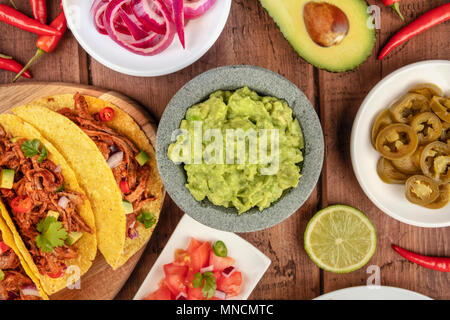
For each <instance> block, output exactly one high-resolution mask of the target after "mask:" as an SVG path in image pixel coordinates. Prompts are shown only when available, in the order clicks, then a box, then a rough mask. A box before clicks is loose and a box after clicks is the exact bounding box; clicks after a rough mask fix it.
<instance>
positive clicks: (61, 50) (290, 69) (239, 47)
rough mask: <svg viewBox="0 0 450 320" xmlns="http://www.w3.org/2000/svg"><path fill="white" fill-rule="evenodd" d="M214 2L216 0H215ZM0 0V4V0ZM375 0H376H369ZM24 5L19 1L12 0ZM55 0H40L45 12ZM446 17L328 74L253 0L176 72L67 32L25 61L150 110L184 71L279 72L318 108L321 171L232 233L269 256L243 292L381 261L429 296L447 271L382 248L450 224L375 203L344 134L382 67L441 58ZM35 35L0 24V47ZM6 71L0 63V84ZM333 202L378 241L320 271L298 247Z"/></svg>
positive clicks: (413, 13)
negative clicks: (357, 257)
mask: <svg viewBox="0 0 450 320" xmlns="http://www.w3.org/2000/svg"><path fill="white" fill-rule="evenodd" d="M218 1H220V0H218ZM7 2H8V1H7V0H0V3H7ZM369 2H370V3H371V4H375V3H376V4H380V3H381V1H379V0H376V1H374V0H371V1H369ZM446 2H448V1H446V0H433V1H429V0H403V2H402V10H403V12H404V15H405V18H406V21H407V22H410V21H412V20H413V19H414V18H415V17H417V16H419V15H420V14H422V13H424V12H426V11H428V10H430V9H432V8H434V7H436V6H438V5H440V4H443V3H446ZM16 3H17V4H18V5H19V8H20V9H21V10H23V11H24V12H26V13H28V14H31V13H30V10H29V8H28V1H16ZM58 4H59V0H52V1H49V7H50V11H51V17H54V16H56V13H57V11H58V10H59V9H58ZM381 22H382V25H381V30H378V32H377V45H376V48H375V52H378V50H379V49H380V44H383V43H385V42H386V40H387V38H388V37H389V36H390V35H391V34H392V33H393V32H394V31H395V30H398V29H399V28H400V27H401V26H402V22H401V21H400V20H399V19H398V18H397V17H396V16H395V14H394V13H393V12H392V11H391V10H390V9H389V8H384V7H383V8H382V19H381ZM449 33H450V23H449V22H447V23H445V24H442V25H440V26H437V27H435V28H434V29H433V30H432V31H428V32H425V33H423V34H421V35H419V36H417V37H416V38H414V39H412V40H410V41H409V42H408V43H407V44H405V45H402V46H401V47H400V48H399V49H397V50H396V51H395V52H394V53H393V54H391V55H390V56H389V57H388V58H386V59H385V60H383V62H379V61H377V60H376V55H375V54H374V55H372V57H370V58H369V59H368V60H367V61H366V62H365V63H364V64H363V65H362V66H360V67H359V68H358V69H357V70H356V71H353V72H347V73H340V74H333V73H329V72H326V71H322V70H318V69H316V68H313V67H312V66H311V65H309V64H308V63H306V62H305V61H303V60H302V59H301V58H300V57H298V56H297V54H296V53H295V52H294V50H293V49H292V48H291V46H290V45H289V44H288V42H287V41H286V40H285V39H284V38H283V36H282V34H281V33H280V31H279V29H278V27H277V26H276V25H275V23H274V22H273V20H272V19H271V18H270V17H269V15H268V14H267V13H266V11H265V10H264V9H263V8H262V7H261V6H260V5H259V3H258V1H256V0H234V1H233V5H232V10H231V14H230V18H229V20H228V23H227V25H226V27H225V30H224V31H223V33H222V35H221V36H220V38H219V40H218V41H217V42H216V44H215V45H214V46H213V47H212V48H211V50H209V52H208V53H207V54H206V55H205V56H203V57H202V58H201V59H200V60H199V61H197V62H196V63H194V64H193V65H191V66H190V67H187V68H185V69H184V70H181V71H179V72H177V73H174V74H171V75H168V76H163V77H156V78H136V77H131V76H125V75H123V74H120V73H117V72H114V71H112V70H110V69H108V68H106V67H104V66H102V65H101V64H99V63H98V62H97V61H95V60H94V59H92V58H91V57H89V56H88V55H87V54H86V52H85V51H84V50H83V49H82V48H81V47H80V46H79V45H78V43H77V42H76V40H75V38H74V37H73V36H72V35H71V34H70V32H68V33H67V34H66V35H65V36H64V39H63V41H62V43H61V45H60V46H59V47H58V49H57V50H56V51H55V52H54V53H52V54H51V55H48V56H46V57H43V58H42V59H41V61H40V62H39V63H38V64H36V65H35V66H33V68H32V69H31V71H32V73H33V76H34V80H38V81H64V82H73V83H81V84H89V85H94V86H98V87H102V88H106V89H111V90H115V91H118V92H122V93H124V94H125V95H128V96H129V97H131V98H133V99H135V100H136V101H138V102H140V103H141V104H142V105H143V106H145V107H147V108H148V110H149V111H150V112H151V114H152V115H153V116H154V117H155V119H159V118H160V117H161V115H162V113H163V111H164V108H165V106H166V105H167V103H168V102H169V100H170V98H171V97H172V96H173V95H174V94H175V93H176V92H177V90H178V89H179V88H180V87H181V86H182V85H184V84H185V83H186V82H188V81H189V80H190V79H192V78H193V77H194V76H196V75H198V74H200V73H202V72H204V71H206V70H209V69H211V68H214V67H217V66H223V65H230V64H252V65H258V66H261V67H264V68H267V69H270V70H273V71H276V72H278V73H280V74H281V75H283V76H285V77H286V78H288V79H289V80H291V81H292V82H293V83H295V84H296V85H297V86H298V87H299V88H300V89H301V90H303V92H305V93H306V95H307V96H308V98H309V99H310V100H311V102H312V104H313V105H314V106H315V107H316V109H317V112H318V113H319V115H320V118H321V121H322V126H323V131H324V134H325V140H326V161H325V163H324V169H323V173H322V178H321V180H320V182H319V184H318V186H317V188H316V190H315V191H314V192H313V194H312V195H311V197H310V199H309V200H308V201H307V202H306V204H305V205H304V206H303V207H302V208H301V209H300V210H299V211H298V212H297V213H296V214H295V215H292V216H291V218H289V219H288V220H286V221H284V222H283V223H281V224H279V225H277V226H275V227H273V228H270V229H268V230H265V231H260V232H254V233H248V234H242V237H244V238H245V239H247V240H248V241H250V242H251V243H253V244H254V245H255V246H257V247H258V248H259V249H260V250H262V251H263V252H264V253H265V254H266V255H267V256H269V257H270V259H271V260H272V265H271V267H270V269H269V270H268V272H267V273H266V275H265V276H264V278H263V279H262V280H261V282H260V283H259V285H258V287H257V288H256V290H255V291H254V292H253V294H252V296H251V298H252V299H312V298H314V297H316V296H318V295H320V294H323V293H326V292H330V291H333V290H336V289H341V288H346V287H351V286H359V285H365V284H366V281H367V278H368V277H369V275H370V274H368V273H367V267H368V266H369V265H377V266H379V267H380V268H381V284H382V285H388V286H395V287H401V288H405V289H410V290H414V291H417V292H420V293H422V294H425V295H428V296H430V297H432V298H436V299H450V290H449V288H450V274H448V273H439V272H435V271H431V270H426V269H423V268H421V267H418V266H417V265H414V264H411V263H409V262H407V261H405V260H404V259H402V258H401V257H400V256H398V255H397V254H395V253H394V252H393V250H391V248H390V245H391V243H397V244H399V245H401V246H404V247H406V248H410V249H413V250H415V251H418V252H422V253H426V254H429V255H445V256H450V228H440V229H425V228H417V227H413V226H409V225H406V224H404V223H400V222H398V221H396V220H394V219H392V218H390V217H389V216H388V215H386V214H384V213H383V212H381V211H380V210H378V209H377V208H376V207H375V206H374V205H373V204H372V202H370V200H369V199H368V198H367V197H366V196H365V195H364V193H363V191H362V190H361V188H360V187H359V185H358V182H357V180H356V178H355V176H354V174H353V171H352V168H351V162H350V151H349V140H350V132H351V127H352V123H353V119H354V116H355V114H356V112H357V110H358V108H359V106H360V104H361V102H362V100H363V99H364V97H365V96H366V94H367V93H368V92H369V90H370V89H371V88H372V87H373V86H374V85H375V84H376V83H377V82H378V81H380V79H382V78H383V77H384V76H386V75H388V74H389V73H391V72H392V71H394V70H396V69H398V68H400V67H402V66H404V65H407V64H410V63H413V62H417V61H421V60H427V59H449V58H450V42H449ZM34 42H35V36H34V35H32V34H29V33H27V32H23V31H21V30H17V29H14V28H12V27H10V26H7V25H5V24H0V52H2V53H4V54H9V55H13V56H14V57H15V58H16V59H17V60H19V61H21V62H26V61H27V60H28V59H29V58H30V57H32V56H33V54H34V52H35V50H36V48H35V46H34ZM11 79H12V74H11V73H9V72H3V71H1V72H0V83H9V82H10V81H11ZM335 203H344V204H349V205H352V206H355V207H357V208H359V209H361V210H362V211H363V212H365V213H366V214H367V215H368V216H369V218H370V219H371V220H372V222H373V223H374V225H375V227H376V229H377V233H378V247H377V250H376V253H375V255H374V256H373V258H372V259H371V261H370V262H369V263H368V264H367V265H366V266H365V267H363V268H362V269H360V270H358V271H355V272H352V273H350V274H346V275H336V274H332V273H329V272H324V271H321V270H320V269H319V268H318V267H316V266H315V265H314V264H313V263H312V262H311V260H310V259H309V258H308V256H307V255H306V253H305V250H304V249H303V233H304V231H305V226H306V224H307V222H308V220H309V219H310V218H311V216H312V215H313V214H314V213H315V212H317V210H319V209H320V208H323V207H325V206H328V205H330V204H335ZM182 214H183V213H182V212H181V210H180V209H178V208H177V206H176V205H175V204H174V203H173V201H172V200H171V199H170V198H169V197H167V198H166V202H165V205H164V209H163V212H162V215H161V220H160V222H159V224H158V226H157V228H156V231H155V233H154V234H153V237H152V239H151V241H150V244H149V245H148V247H147V248H146V251H145V253H144V255H143V257H142V259H141V261H140V262H139V263H138V265H137V267H136V269H135V270H134V272H133V273H132V275H131V277H130V278H129V280H128V282H127V283H126V285H125V286H124V287H123V289H122V291H121V292H120V293H119V295H118V296H117V299H130V298H132V297H133V295H134V294H135V292H136V291H137V289H138V288H139V286H140V284H141V282H142V281H143V280H144V278H145V276H146V274H147V272H148V271H149V270H150V268H151V267H152V265H153V263H154V262H155V260H156V258H157V257H158V255H159V253H160V252H161V250H162V249H163V248H164V246H165V244H166V242H167V240H168V238H169V237H170V235H171V234H172V231H173V230H174V228H175V226H176V225H177V223H178V221H179V219H180V218H181V216H182Z"/></svg>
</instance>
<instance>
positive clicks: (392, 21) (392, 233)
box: [319, 0, 450, 299]
mask: <svg viewBox="0 0 450 320" xmlns="http://www.w3.org/2000/svg"><path fill="white" fill-rule="evenodd" d="M370 2H371V3H373V4H375V3H377V2H376V1H370ZM446 2H447V1H445V0H442V1H412V0H405V1H402V10H403V12H404V13H405V18H406V22H407V23H409V22H411V21H412V20H414V19H415V18H416V17H418V16H419V15H420V14H422V13H424V12H426V11H428V10H430V9H431V8H434V7H436V6H438V5H440V4H443V3H446ZM401 26H403V23H402V22H401V21H400V19H398V18H397V17H396V15H395V14H394V13H393V12H391V9H389V8H382V26H381V28H382V29H381V31H379V33H378V43H377V48H376V51H375V52H374V54H373V55H372V57H370V58H369V59H368V61H367V62H366V63H365V64H364V65H362V66H361V67H360V68H358V69H357V70H356V71H354V72H349V73H343V74H331V73H327V72H325V71H320V81H319V86H320V107H321V111H322V116H323V118H322V119H323V129H324V132H325V136H326V138H325V139H326V146H327V157H326V158H327V161H326V165H325V170H324V172H323V177H324V178H323V191H324V193H323V199H322V204H323V206H327V205H329V204H335V203H345V204H349V205H353V206H355V207H357V208H359V209H361V210H362V211H363V212H364V213H366V214H367V215H368V217H369V218H370V219H371V220H372V222H373V223H374V225H375V228H376V229H377V234H378V246H377V251H376V252H375V255H374V256H373V258H372V259H371V261H370V262H369V263H368V264H367V266H369V265H377V266H379V267H380V268H381V284H382V285H389V286H396V287H401V288H405V289H410V290H414V291H417V292H420V293H422V294H425V295H428V296H430V297H432V298H440V299H448V298H449V297H450V292H449V291H448V288H449V285H450V277H449V276H448V274H445V273H439V272H434V271H431V270H426V269H423V268H421V267H418V266H417V265H414V264H411V263H409V262H407V261H405V260H404V259H402V258H401V257H400V256H398V255H397V254H396V253H395V252H393V250H392V249H391V248H390V246H391V244H392V243H396V244H399V245H401V246H404V247H406V248H410V249H414V250H416V251H418V252H423V253H426V254H430V255H447V256H448V255H449V254H450V248H449V242H448V239H449V238H450V228H440V229H426V228H417V227H413V226H409V225H406V224H403V223H400V222H398V221H396V220H394V219H392V218H390V217H389V216H388V215H386V214H384V213H383V212H381V211H380V210H378V209H377V208H376V207H375V205H373V204H372V203H371V202H370V200H369V199H368V198H367V197H366V196H365V195H364V193H363V191H362V190H361V188H360V187H359V184H358V182H357V180H356V178H355V176H354V174H353V170H352V168H351V165H350V163H351V159H350V151H349V140H350V133H351V127H352V123H353V119H354V117H355V115H356V112H357V111H358V108H359V106H360V104H361V102H362V100H363V99H364V97H365V96H366V94H367V93H368V92H369V91H370V89H372V87H373V86H374V85H375V84H376V83H377V82H378V81H379V80H381V78H382V77H384V76H386V75H387V74H389V73H390V72H392V71H394V70H396V69H398V68H400V67H402V66H404V65H407V64H410V63H413V62H417V61H421V60H426V59H448V57H449V56H450V48H449V46H448V32H449V25H448V23H447V24H443V25H440V26H437V27H435V28H434V29H433V31H428V32H425V33H423V34H421V35H419V36H417V37H416V38H414V39H411V40H410V41H409V42H408V43H406V44H403V45H402V46H400V48H398V49H397V50H395V51H394V52H393V53H392V54H391V55H390V56H388V57H387V58H386V59H385V60H383V62H379V61H377V60H376V53H377V52H378V49H379V48H380V44H381V45H382V44H384V43H385V42H386V41H387V39H388V37H389V36H391V35H392V34H393V32H394V31H396V30H398V29H399V28H400V27H401ZM367 266H365V267H363V268H362V269H360V270H358V271H354V272H352V273H350V274H346V275H335V274H332V273H329V272H324V273H323V279H324V284H323V285H324V291H325V292H329V291H333V290H337V289H341V288H345V287H350V286H357V285H365V284H366V281H367V278H368V276H369V275H368V274H367V273H366V270H367Z"/></svg>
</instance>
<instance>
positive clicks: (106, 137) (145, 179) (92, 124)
mask: <svg viewBox="0 0 450 320" xmlns="http://www.w3.org/2000/svg"><path fill="white" fill-rule="evenodd" d="M74 100H75V104H74V109H73V110H72V109H69V108H63V109H60V110H59V111H58V112H59V113H60V114H62V115H64V116H65V117H67V118H69V119H70V120H71V121H72V122H74V123H75V124H76V125H77V126H78V127H80V128H81V130H83V131H84V133H86V135H88V136H89V137H90V138H91V139H92V140H93V141H94V143H95V144H96V145H97V147H98V149H99V150H100V152H101V153H102V155H103V157H104V158H105V159H106V160H107V159H108V158H109V157H110V156H111V155H112V154H114V153H115V152H118V151H122V152H123V154H124V155H123V160H122V162H121V163H120V164H119V165H118V166H117V167H115V168H113V169H112V172H113V175H114V178H115V179H116V182H117V184H120V182H121V181H123V180H125V181H126V182H127V184H128V187H129V191H128V192H126V193H122V197H123V199H124V200H127V201H129V202H131V203H132V204H133V210H134V211H133V213H131V214H128V216H127V229H126V234H127V235H128V236H130V234H132V233H133V232H132V231H134V230H135V229H136V227H137V224H138V223H139V222H138V221H137V219H136V218H137V216H138V215H139V211H140V210H141V209H142V208H143V207H145V205H146V204H148V203H149V202H150V201H154V200H155V198H154V197H153V196H151V195H149V194H148V188H149V185H150V182H151V181H150V166H149V165H144V166H140V165H139V164H138V163H137V161H136V159H135V157H136V155H137V154H138V153H139V150H138V149H137V148H136V146H135V145H134V144H133V143H132V142H131V141H130V140H129V139H128V138H126V137H124V136H122V135H120V134H119V133H117V132H116V131H115V130H114V129H111V128H109V127H108V126H106V125H105V124H104V123H103V122H102V121H101V120H100V117H99V116H98V114H91V113H90V112H89V109H88V104H87V102H86V99H85V98H84V97H83V96H82V95H80V94H79V93H77V94H75V96H74Z"/></svg>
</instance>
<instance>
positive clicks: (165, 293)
mask: <svg viewBox="0 0 450 320" xmlns="http://www.w3.org/2000/svg"><path fill="white" fill-rule="evenodd" d="M144 300H172V293H171V292H170V290H169V289H168V288H167V287H166V286H161V287H160V288H159V289H158V290H156V291H155V292H153V293H150V294H149V295H148V296H147V297H145V298H144Z"/></svg>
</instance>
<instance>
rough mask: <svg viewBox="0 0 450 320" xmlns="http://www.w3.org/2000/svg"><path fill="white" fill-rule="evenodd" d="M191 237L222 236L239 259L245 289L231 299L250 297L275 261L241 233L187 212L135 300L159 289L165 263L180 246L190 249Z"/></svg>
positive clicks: (212, 237) (237, 265)
mask: <svg viewBox="0 0 450 320" xmlns="http://www.w3.org/2000/svg"><path fill="white" fill-rule="evenodd" d="M191 237H192V238H195V239H198V240H200V241H209V242H211V243H214V242H215V241H217V240H222V241H223V242H224V243H225V245H226V246H227V248H228V255H229V256H230V257H233V258H234V259H235V260H236V267H237V269H239V271H241V272H242V287H241V293H240V294H239V295H238V296H236V297H233V298H231V299H230V300H247V299H248V297H249V296H250V294H251V293H252V291H253V290H254V289H255V287H256V285H257V284H258V282H259V280H260V279H261V278H262V276H263V275H264V273H265V272H266V271H267V268H269V266H270V263H271V261H270V259H269V258H268V257H267V256H266V255H264V254H263V253H262V252H261V251H259V250H258V249H257V248H256V247H254V246H253V245H252V244H250V243H249V242H247V241H245V240H244V239H242V238H241V237H239V236H238V235H236V234H234V233H231V232H225V231H220V230H216V229H213V228H210V227H207V226H205V225H203V224H201V223H199V222H197V221H195V220H194V219H192V218H191V217H189V216H188V215H186V214H185V215H184V216H183V218H182V219H181V220H180V222H179V223H178V226H177V227H176V229H175V231H174V232H173V234H172V236H171V237H170V239H169V241H168V242H167V244H166V246H165V248H164V250H163V251H162V252H161V254H160V255H159V257H158V259H157V260H156V262H155V264H154V265H153V267H152V269H151V270H150V272H149V273H148V275H147V277H146V278H145V280H144V282H143V283H142V285H141V287H140V288H139V290H138V292H137V293H136V295H135V296H134V298H133V299H134V300H142V299H143V298H145V297H146V296H147V295H149V294H150V293H152V292H153V291H155V290H157V289H158V284H159V282H160V281H161V280H162V279H163V278H164V270H163V265H165V264H167V263H171V262H172V261H173V260H174V254H175V250H176V249H186V248H187V247H188V245H189V239H190V238H191Z"/></svg>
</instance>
